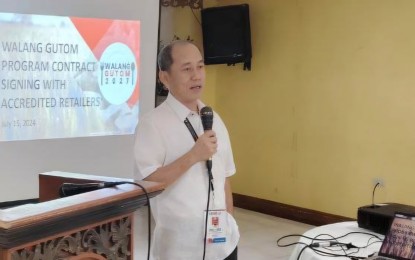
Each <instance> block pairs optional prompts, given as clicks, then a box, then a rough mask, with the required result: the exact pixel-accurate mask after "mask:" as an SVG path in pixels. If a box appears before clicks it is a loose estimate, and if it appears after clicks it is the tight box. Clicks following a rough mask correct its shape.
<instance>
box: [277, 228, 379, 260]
mask: <svg viewBox="0 0 415 260" xmlns="http://www.w3.org/2000/svg"><path fill="white" fill-rule="evenodd" d="M352 234H364V235H369V236H371V237H370V238H369V240H368V243H367V245H366V246H362V247H359V246H355V245H353V244H352V243H342V242H338V239H340V238H344V237H346V236H349V235H352ZM323 235H325V236H329V237H330V238H319V237H320V236H323ZM289 237H302V238H305V239H309V240H311V244H306V243H304V242H299V241H298V242H294V243H290V244H281V240H283V239H286V238H289ZM374 238H376V239H378V240H379V241H374V242H371V243H370V240H372V239H374ZM333 240H337V241H333ZM315 241H321V242H315ZM380 241H382V239H381V238H380V237H379V236H377V235H375V234H372V233H368V232H359V231H354V232H349V233H346V234H345V235H342V236H338V237H333V236H332V235H330V234H319V235H317V236H315V237H308V236H304V235H298V234H292V235H286V236H283V237H281V238H279V239H278V240H277V245H278V246H279V247H287V246H292V245H304V247H303V248H302V249H301V251H300V252H299V254H298V257H297V260H299V259H300V257H301V255H302V254H303V252H304V250H305V249H306V248H310V249H311V250H313V251H314V253H316V254H319V255H322V256H331V257H349V258H350V259H365V258H366V257H360V256H354V255H353V254H357V253H358V252H359V251H360V249H363V248H367V247H368V246H370V245H372V244H374V243H379V242H380ZM330 246H340V247H341V248H342V250H343V252H344V254H335V253H330V252H326V251H321V250H319V249H317V248H318V247H324V249H326V250H330V251H333V250H332V249H330V248H328V247H330ZM343 247H345V248H343ZM346 249H347V250H350V249H356V251H354V252H346Z"/></svg>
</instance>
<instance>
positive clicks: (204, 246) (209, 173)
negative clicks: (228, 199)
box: [203, 160, 212, 260]
mask: <svg viewBox="0 0 415 260" xmlns="http://www.w3.org/2000/svg"><path fill="white" fill-rule="evenodd" d="M207 162H209V160H208V161H207ZM208 176H209V183H210V184H211V183H212V179H211V176H212V172H211V169H210V168H209V166H208ZM208 186H209V188H208V199H207V204H206V216H205V218H206V219H205V235H204V238H203V260H205V255H206V238H207V224H208V217H209V204H210V191H211V187H212V185H209V184H208Z"/></svg>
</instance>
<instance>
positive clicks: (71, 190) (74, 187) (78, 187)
mask: <svg viewBox="0 0 415 260" xmlns="http://www.w3.org/2000/svg"><path fill="white" fill-rule="evenodd" d="M126 183H128V182H126V181H118V182H96V183H95V182H91V183H63V184H62V185H61V186H60V187H59V196H60V197H61V198H63V197H68V196H72V195H76V194H81V193H85V192H89V191H94V190H99V189H103V188H109V187H114V186H117V185H120V184H126Z"/></svg>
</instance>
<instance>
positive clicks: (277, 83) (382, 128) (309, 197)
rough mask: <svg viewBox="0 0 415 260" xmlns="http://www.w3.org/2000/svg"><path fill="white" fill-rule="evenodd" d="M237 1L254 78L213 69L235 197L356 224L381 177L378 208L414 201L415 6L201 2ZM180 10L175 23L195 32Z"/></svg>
mask: <svg viewBox="0 0 415 260" xmlns="http://www.w3.org/2000/svg"><path fill="white" fill-rule="evenodd" d="M239 3H248V4H249V5H250V11H251V31H252V45H253V56H254V57H253V63H252V71H251V72H247V71H243V70H242V65H236V66H235V67H227V66H226V65H214V66H209V69H208V73H209V78H208V83H209V84H208V86H209V88H210V89H209V90H208V91H207V99H208V100H209V101H210V103H211V104H213V105H214V107H215V109H216V110H217V111H218V112H219V113H220V114H221V116H222V117H223V119H224V121H225V122H226V123H227V126H228V128H229V131H230V133H231V139H232V143H233V148H234V153H235V160H236V164H237V169H238V171H237V175H236V176H235V177H233V178H232V183H233V189H234V192H236V193H240V194H245V195H249V196H254V197H258V198H263V199H268V200H273V201H277V202H281V203H286V204H291V205H295V206H299V207H305V208H309V209H314V210H319V211H323V212H327V213H333V214H338V215H343V216H348V217H356V212H357V207H359V206H362V205H366V204H370V203H371V193H372V188H373V179H374V178H377V177H380V178H382V179H383V180H384V182H385V187H384V188H381V189H379V190H378V191H377V196H376V201H377V202H385V201H388V202H399V203H405V204H415V196H414V195H413V193H414V192H413V190H414V189H413V186H414V183H415V16H414V13H415V1H412V0H334V1H333V0H260V1H259V0H251V1H249V0H244V1H233V0H226V1H220V0H219V1H205V6H212V5H216V4H218V5H231V4H239ZM185 11H186V10H185V9H182V8H176V11H175V12H176V13H177V14H179V13H180V12H182V13H181V15H180V16H176V17H175V21H176V22H178V23H180V24H181V25H180V28H182V30H186V29H185V28H186V26H190V27H187V28H192V29H189V31H192V33H195V32H197V31H198V30H200V27H199V26H198V25H197V22H195V20H194V18H193V16H192V14H191V13H189V14H190V15H189V16H187V17H186V15H184V12H185ZM189 12H190V11H189ZM198 15H199V17H200V14H198ZM184 23H187V24H189V23H190V24H191V25H186V26H184ZM195 28H196V29H195ZM198 35H199V36H197V34H196V36H197V37H200V32H199V33H198Z"/></svg>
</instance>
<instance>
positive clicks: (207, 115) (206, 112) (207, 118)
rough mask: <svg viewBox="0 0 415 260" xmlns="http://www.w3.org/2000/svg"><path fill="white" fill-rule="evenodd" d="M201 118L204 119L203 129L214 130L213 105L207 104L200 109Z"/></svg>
mask: <svg viewBox="0 0 415 260" xmlns="http://www.w3.org/2000/svg"><path fill="white" fill-rule="evenodd" d="M200 118H201V119H202V125H203V130H205V131H206V130H212V125H213V110H212V108H211V107H208V106H205V107H203V108H202V109H200Z"/></svg>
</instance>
